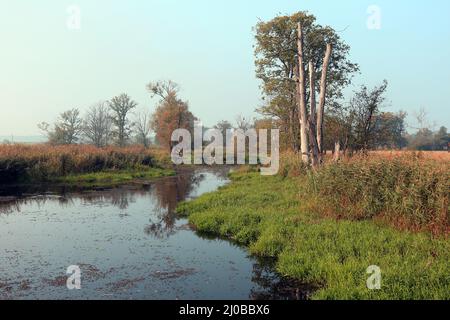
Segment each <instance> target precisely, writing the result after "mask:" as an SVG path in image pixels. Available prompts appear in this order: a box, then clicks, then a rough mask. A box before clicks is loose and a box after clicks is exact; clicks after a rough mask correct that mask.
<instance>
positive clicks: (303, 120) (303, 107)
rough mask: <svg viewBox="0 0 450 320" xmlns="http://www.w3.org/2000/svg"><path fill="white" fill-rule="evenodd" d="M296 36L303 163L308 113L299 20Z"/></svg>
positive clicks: (306, 152)
mask: <svg viewBox="0 0 450 320" xmlns="http://www.w3.org/2000/svg"><path fill="white" fill-rule="evenodd" d="M297 32H298V38H297V49H298V79H297V97H298V107H299V118H300V142H301V146H300V147H301V152H302V160H303V162H305V163H309V146H308V135H307V132H308V131H307V123H308V115H307V111H306V89H305V86H306V79H305V67H304V64H303V60H304V59H303V29H302V24H301V22H299V23H298V30H297Z"/></svg>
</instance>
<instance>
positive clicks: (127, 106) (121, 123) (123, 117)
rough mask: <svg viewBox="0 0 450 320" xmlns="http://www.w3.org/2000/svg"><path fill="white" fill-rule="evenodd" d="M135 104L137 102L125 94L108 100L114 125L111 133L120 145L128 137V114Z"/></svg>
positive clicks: (121, 145)
mask: <svg viewBox="0 0 450 320" xmlns="http://www.w3.org/2000/svg"><path fill="white" fill-rule="evenodd" d="M136 106H137V103H136V102H134V101H133V100H131V98H130V97H129V96H128V95H127V94H121V95H120V96H117V97H114V98H112V99H111V101H110V102H109V107H110V109H111V111H112V115H111V119H112V122H113V124H114V127H115V130H114V131H113V134H114V136H115V137H116V143H117V145H119V146H120V147H123V146H125V145H126V143H127V141H128V139H129V137H130V133H131V125H130V122H129V120H128V114H129V112H130V111H131V110H132V109H134V108H135V107H136Z"/></svg>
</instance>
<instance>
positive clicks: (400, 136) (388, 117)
mask: <svg viewBox="0 0 450 320" xmlns="http://www.w3.org/2000/svg"><path fill="white" fill-rule="evenodd" d="M405 118H406V113H405V112H402V111H400V112H398V113H392V112H382V113H380V114H379V115H377V116H376V119H375V132H376V138H375V147H377V148H389V149H402V148H404V147H406V146H407V140H406V137H405V135H406V125H405Z"/></svg>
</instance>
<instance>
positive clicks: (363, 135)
mask: <svg viewBox="0 0 450 320" xmlns="http://www.w3.org/2000/svg"><path fill="white" fill-rule="evenodd" d="M387 86H388V83H387V81H386V80H384V81H383V83H382V84H381V85H379V86H377V87H375V88H373V89H372V90H369V89H368V88H367V87H366V86H364V85H363V86H361V88H360V90H359V91H357V92H356V93H355V95H354V96H353V98H352V99H351V101H350V106H349V115H348V117H349V122H350V123H351V126H352V141H351V148H352V149H353V150H355V151H360V150H369V149H370V148H372V147H374V145H375V144H376V137H377V132H376V119H377V116H378V115H379V112H380V108H381V107H382V105H383V103H384V101H385V98H384V94H385V92H386V89H387Z"/></svg>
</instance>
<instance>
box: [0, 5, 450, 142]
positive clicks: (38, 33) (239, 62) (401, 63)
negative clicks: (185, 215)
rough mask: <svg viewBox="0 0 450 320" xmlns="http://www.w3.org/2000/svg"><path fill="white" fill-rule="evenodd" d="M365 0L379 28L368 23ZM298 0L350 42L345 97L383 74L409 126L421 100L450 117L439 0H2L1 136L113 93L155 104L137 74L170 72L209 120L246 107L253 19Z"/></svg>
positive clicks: (252, 84)
mask: <svg viewBox="0 0 450 320" xmlns="http://www.w3.org/2000/svg"><path fill="white" fill-rule="evenodd" d="M373 5H375V6H377V8H379V9H380V10H381V15H380V20H379V21H380V28H377V29H373V28H368V25H367V21H368V19H369V18H370V17H371V13H368V8H369V7H370V6H373ZM73 6H75V8H78V9H79V13H80V14H79V17H80V19H79V22H80V23H79V25H77V23H76V21H77V20H76V19H75V20H74V19H72V18H73V17H74V14H76V12H75V11H73ZM303 10H307V11H309V12H310V13H312V14H314V15H315V16H316V17H317V19H318V22H319V23H320V24H322V25H329V26H331V27H333V28H334V29H336V30H339V31H340V35H341V37H342V38H343V39H344V40H345V41H346V42H347V43H348V44H349V45H350V46H351V51H350V59H351V60H352V61H353V62H356V63H358V64H359V65H360V69H361V70H360V74H358V75H357V76H356V77H355V78H354V81H353V85H352V86H351V87H349V88H348V89H347V90H346V92H347V99H348V98H349V97H350V95H351V92H352V91H353V90H355V89H356V88H357V87H358V86H360V85H362V84H366V85H368V86H374V85H377V84H379V83H381V82H382V80H383V79H387V80H388V81H389V89H388V92H387V99H388V104H387V105H386V108H385V110H386V111H398V110H400V109H402V110H405V111H407V112H408V113H409V114H410V116H409V118H408V120H409V122H410V124H411V126H413V125H414V121H413V120H412V118H413V115H414V113H415V112H417V111H418V110H419V109H420V108H425V109H426V110H427V114H428V117H429V121H430V123H433V124H435V125H436V126H437V127H439V126H441V125H445V126H447V127H450V115H449V112H448V110H449V107H450V95H449V89H450V59H449V57H450V41H449V39H450V1H448V0H430V1H422V0H421V1H418V0H415V1H411V0H396V1H392V0H370V1H366V0H345V1H344V0H343V1H336V0H246V1H242V0H183V1H181V0H146V1H143V0H120V1H119V0H72V1H65V0H40V1H32V0H15V1H12V0H8V1H6V0H0V41H1V45H0V114H1V116H0V136H11V135H15V136H28V135H39V134H40V132H39V129H38V128H37V123H40V122H42V121H46V122H53V121H55V119H56V118H57V115H58V114H59V113H61V112H63V111H65V110H67V109H71V108H75V107H76V108H79V109H80V110H81V111H82V112H84V111H86V110H87V109H88V108H89V107H90V106H91V105H93V104H95V103H96V102H98V101H101V100H108V99H110V98H112V97H113V96H116V95H119V94H121V93H127V94H129V95H130V96H131V97H132V98H133V99H134V100H135V101H137V102H138V103H139V108H140V109H142V110H154V109H155V105H156V103H157V99H151V97H150V94H149V93H148V92H147V90H146V84H147V83H148V82H150V81H156V80H168V79H171V80H173V81H175V82H177V83H179V85H180V86H181V88H182V90H181V92H180V97H181V98H183V99H185V100H188V101H189V103H190V108H191V111H192V112H193V113H194V114H195V115H196V116H197V117H199V118H200V119H201V120H202V121H203V123H204V124H205V125H206V126H212V125H214V124H215V123H217V122H218V121H220V120H229V121H233V120H234V119H235V117H236V115H238V114H242V115H244V116H245V117H247V118H250V117H254V116H256V115H257V114H256V113H255V112H254V110H255V109H256V108H257V107H259V106H260V105H261V93H260V89H259V85H260V82H259V80H258V79H256V77H255V67H254V52H253V51H254V50H253V45H254V34H253V31H252V28H253V27H254V26H255V25H256V23H257V22H258V21H259V20H260V19H261V20H270V19H271V18H273V17H275V16H276V15H277V14H279V13H281V14H292V13H294V12H296V11H303ZM74 21H75V23H73V22H74ZM71 22H72V23H71Z"/></svg>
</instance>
